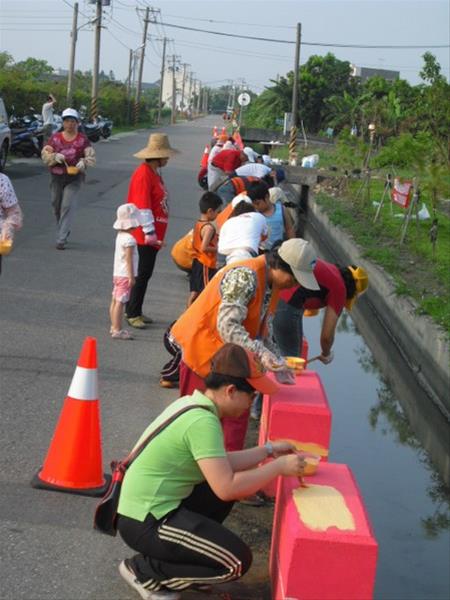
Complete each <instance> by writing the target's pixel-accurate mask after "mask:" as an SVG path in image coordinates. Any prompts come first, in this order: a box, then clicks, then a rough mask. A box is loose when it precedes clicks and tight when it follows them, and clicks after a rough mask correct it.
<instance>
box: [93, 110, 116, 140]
mask: <svg viewBox="0 0 450 600" xmlns="http://www.w3.org/2000/svg"><path fill="white" fill-rule="evenodd" d="M97 124H98V126H99V128H100V135H101V136H102V138H104V139H105V140H107V139H108V138H109V137H110V135H111V133H112V128H113V122H112V121H111V119H106V118H105V117H102V116H101V115H98V118H97Z"/></svg>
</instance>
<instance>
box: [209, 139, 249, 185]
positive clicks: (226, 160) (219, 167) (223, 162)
mask: <svg viewBox="0 0 450 600" xmlns="http://www.w3.org/2000/svg"><path fill="white" fill-rule="evenodd" d="M247 160H248V157H247V155H246V154H245V153H244V152H242V151H241V150H232V149H224V150H222V151H221V152H219V153H218V154H217V155H216V156H215V157H214V158H213V159H212V161H211V167H212V172H211V173H210V172H208V189H209V191H210V192H214V191H215V190H216V189H217V188H218V187H219V185H220V184H221V183H223V182H224V180H225V179H226V178H227V177H230V176H232V175H233V174H234V172H235V170H236V169H237V168H238V167H240V166H241V165H242V164H244V163H245V162H246V161H247Z"/></svg>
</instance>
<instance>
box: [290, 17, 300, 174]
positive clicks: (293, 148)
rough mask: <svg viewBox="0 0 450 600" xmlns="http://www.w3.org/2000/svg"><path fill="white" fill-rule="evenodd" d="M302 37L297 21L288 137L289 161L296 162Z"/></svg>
mask: <svg viewBox="0 0 450 600" xmlns="http://www.w3.org/2000/svg"><path fill="white" fill-rule="evenodd" d="M301 39H302V24H301V23H297V40H296V43H295V63H294V87H293V89H292V123H291V134H290V138H289V163H290V164H296V162H297V131H298V128H297V121H298V119H297V115H298V76H299V70H300V44H301Z"/></svg>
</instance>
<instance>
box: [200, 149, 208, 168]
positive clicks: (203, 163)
mask: <svg viewBox="0 0 450 600" xmlns="http://www.w3.org/2000/svg"><path fill="white" fill-rule="evenodd" d="M208 156H209V146H208V144H206V146H205V149H204V151H203V154H202V160H201V161H200V166H201V167H202V168H205V167H207V166H208Z"/></svg>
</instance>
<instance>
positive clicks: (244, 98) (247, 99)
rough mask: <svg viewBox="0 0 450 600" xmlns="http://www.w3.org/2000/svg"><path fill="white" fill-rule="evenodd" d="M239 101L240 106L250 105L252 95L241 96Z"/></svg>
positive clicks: (244, 93)
mask: <svg viewBox="0 0 450 600" xmlns="http://www.w3.org/2000/svg"><path fill="white" fill-rule="evenodd" d="M237 101H238V102H239V105H240V106H247V105H248V104H250V94H247V92H243V93H242V94H239V96H238V99H237Z"/></svg>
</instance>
